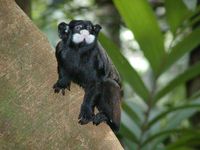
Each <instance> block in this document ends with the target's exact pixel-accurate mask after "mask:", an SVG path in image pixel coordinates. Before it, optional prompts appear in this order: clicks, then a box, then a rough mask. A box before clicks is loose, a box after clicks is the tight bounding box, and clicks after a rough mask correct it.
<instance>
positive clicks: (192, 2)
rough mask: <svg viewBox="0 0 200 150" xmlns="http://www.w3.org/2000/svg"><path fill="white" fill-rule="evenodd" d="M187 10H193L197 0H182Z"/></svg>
mask: <svg viewBox="0 0 200 150" xmlns="http://www.w3.org/2000/svg"><path fill="white" fill-rule="evenodd" d="M182 1H183V2H184V4H185V5H186V6H187V8H188V9H189V10H192V11H194V10H195V9H196V7H197V0H182Z"/></svg>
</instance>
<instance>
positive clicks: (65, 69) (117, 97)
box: [53, 20, 121, 132]
mask: <svg viewBox="0 0 200 150" xmlns="http://www.w3.org/2000/svg"><path fill="white" fill-rule="evenodd" d="M78 24H81V25H83V26H84V27H83V28H86V26H87V27H88V26H90V29H89V30H90V33H92V34H93V35H95V37H96V39H95V41H94V42H93V43H92V44H85V43H84V42H83V43H80V44H74V43H73V42H72V41H71V40H72V34H73V33H75V32H77V31H75V29H74V27H75V26H76V25H78ZM66 29H68V32H67V33H66V32H65V30H66ZM100 29H101V27H100V25H93V24H92V23H91V22H90V21H83V20H73V21H71V22H70V23H69V24H66V23H64V22H63V23H60V24H59V25H58V32H59V37H60V38H61V41H60V42H59V43H58V44H57V46H56V58H57V62H58V76H59V77H58V81H57V82H56V84H55V85H54V87H53V88H54V90H55V92H56V93H59V91H60V90H61V91H62V93H63V94H64V90H65V88H67V89H68V90H70V83H71V81H73V82H75V83H77V84H79V85H80V86H81V87H83V89H84V91H85V95H84V99H83V103H82V105H81V111H80V114H79V123H80V124H87V123H88V122H90V121H92V122H93V124H95V125H98V124H100V123H101V122H107V124H108V125H109V126H110V127H111V128H112V130H113V131H115V132H116V131H118V130H119V126H120V116H121V110H120V103H121V81H120V77H119V74H118V72H117V70H116V69H115V67H114V65H113V64H112V62H111V60H110V58H109V57H108V56H107V54H106V52H105V50H104V49H103V48H102V47H101V45H100V44H99V43H98V41H97V36H98V33H99V31H100ZM95 107H96V108H97V109H98V111H99V112H98V113H97V114H94V108H95Z"/></svg>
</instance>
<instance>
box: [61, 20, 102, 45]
mask: <svg viewBox="0 0 200 150" xmlns="http://www.w3.org/2000/svg"><path fill="white" fill-rule="evenodd" d="M59 27H61V28H62V29H63V28H64V29H63V30H64V32H59V33H60V34H62V33H64V34H66V36H67V33H68V32H70V33H71V37H70V38H71V41H72V42H73V43H74V44H79V43H86V44H92V43H94V41H95V39H96V38H97V36H98V33H99V31H100V29H101V26H100V25H93V24H92V23H91V22H90V21H84V20H72V21H71V22H70V23H69V24H65V23H61V24H59V26H58V28H59ZM63 30H60V31H63ZM60 37H61V38H62V36H60ZM62 39H63V38H62Z"/></svg>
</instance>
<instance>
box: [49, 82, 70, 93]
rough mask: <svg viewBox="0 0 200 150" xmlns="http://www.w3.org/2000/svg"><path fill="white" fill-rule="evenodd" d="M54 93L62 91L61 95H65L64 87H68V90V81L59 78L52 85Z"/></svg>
mask: <svg viewBox="0 0 200 150" xmlns="http://www.w3.org/2000/svg"><path fill="white" fill-rule="evenodd" d="M53 89H54V93H59V92H60V91H61V92H62V94H63V95H65V89H68V90H69V91H70V82H67V81H66V80H65V79H59V80H58V81H57V82H56V83H55V84H54V85H53Z"/></svg>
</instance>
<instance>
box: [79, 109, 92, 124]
mask: <svg viewBox="0 0 200 150" xmlns="http://www.w3.org/2000/svg"><path fill="white" fill-rule="evenodd" d="M93 117H94V114H93V112H92V111H91V109H90V108H88V107H86V106H82V107H81V112H80V114H79V117H78V119H79V121H78V123H79V124H81V125H84V124H87V123H89V122H90V121H92V120H93Z"/></svg>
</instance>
